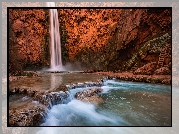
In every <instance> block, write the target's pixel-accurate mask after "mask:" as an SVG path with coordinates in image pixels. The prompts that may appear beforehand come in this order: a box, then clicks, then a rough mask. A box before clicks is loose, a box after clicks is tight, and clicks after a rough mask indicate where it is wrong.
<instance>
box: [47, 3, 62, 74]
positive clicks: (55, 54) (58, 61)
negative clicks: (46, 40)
mask: <svg viewBox="0 0 179 134" xmlns="http://www.w3.org/2000/svg"><path fill="white" fill-rule="evenodd" d="M47 6H48V7H55V2H47ZM50 37H51V41H50V42H51V43H50V44H51V50H50V54H51V64H50V68H51V69H50V70H55V71H62V57H61V42H60V32H59V21H58V12H57V9H50Z"/></svg>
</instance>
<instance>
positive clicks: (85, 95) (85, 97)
mask: <svg viewBox="0 0 179 134" xmlns="http://www.w3.org/2000/svg"><path fill="white" fill-rule="evenodd" d="M101 91H102V89H101V88H94V89H89V90H85V91H81V92H77V93H76V94H75V98H76V99H78V100H81V101H83V102H88V103H93V104H101V103H103V99H102V98H100V97H99V96H97V94H98V93H100V92H101Z"/></svg>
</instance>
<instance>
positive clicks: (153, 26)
mask: <svg viewBox="0 0 179 134" xmlns="http://www.w3.org/2000/svg"><path fill="white" fill-rule="evenodd" d="M58 11H59V20H60V23H63V25H65V29H66V33H67V39H66V44H65V45H66V48H67V50H68V54H69V59H70V62H73V61H79V62H81V64H82V65H83V66H86V67H88V68H89V69H93V70H111V71H114V70H116V71H119V70H121V71H124V70H136V69H137V68H140V67H142V66H144V65H145V64H147V63H150V62H155V63H156V65H155V67H156V68H160V67H163V66H171V10H170V9H73V10H72V9H60V10H58ZM167 44H168V45H167ZM164 49H165V50H166V51H165V52H164ZM161 53H164V54H163V55H162V54H161Z"/></svg>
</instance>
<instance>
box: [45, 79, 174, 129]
mask: <svg viewBox="0 0 179 134" xmlns="http://www.w3.org/2000/svg"><path fill="white" fill-rule="evenodd" d="M86 89H88V88H76V89H72V90H70V93H71V96H70V97H69V98H68V101H67V102H66V103H65V104H58V105H55V106H53V107H52V109H51V110H50V111H49V114H48V116H47V118H46V121H45V122H44V123H43V124H42V126H171V86H166V85H157V84H147V83H138V82H125V81H119V80H107V81H105V82H104V86H103V87H102V89H103V92H102V93H100V94H99V96H100V97H101V98H102V99H103V100H104V102H103V103H102V104H99V105H94V104H89V103H85V102H82V101H80V100H76V99H75V98H74V97H73V96H74V94H75V93H76V92H78V91H82V90H86Z"/></svg>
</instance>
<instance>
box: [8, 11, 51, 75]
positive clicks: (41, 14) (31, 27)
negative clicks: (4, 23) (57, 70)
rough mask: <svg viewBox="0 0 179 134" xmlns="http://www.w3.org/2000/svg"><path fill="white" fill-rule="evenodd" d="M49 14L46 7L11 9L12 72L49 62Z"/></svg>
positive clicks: (10, 61)
mask: <svg viewBox="0 0 179 134" xmlns="http://www.w3.org/2000/svg"><path fill="white" fill-rule="evenodd" d="M48 16H49V13H48V10H45V9H44V10H43V9H10V10H9V70H10V72H11V73H12V74H19V73H20V72H18V71H21V70H23V69H28V68H29V69H32V68H33V69H34V68H39V67H40V66H45V65H48V64H49V57H50V55H49V33H48V31H49V30H48V29H49V28H48V27H49V17H48Z"/></svg>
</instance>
